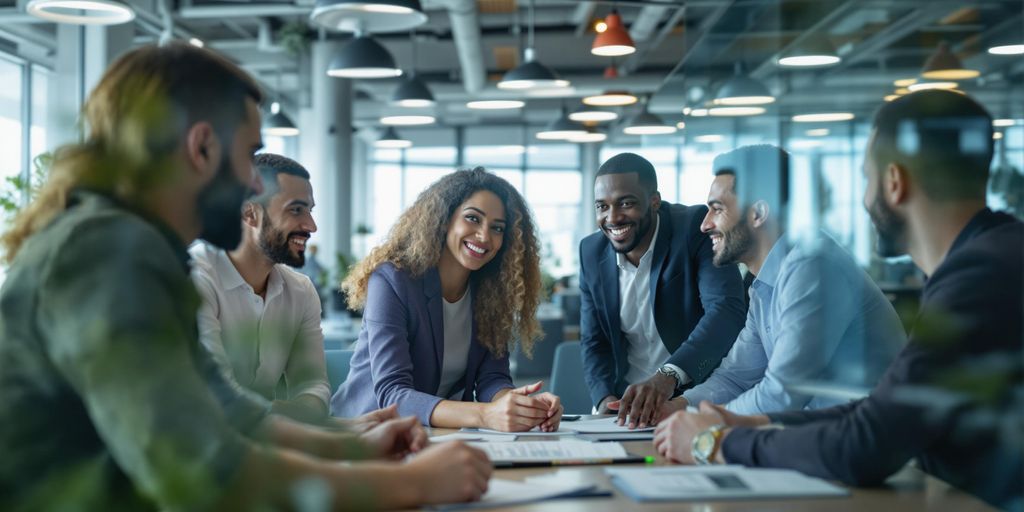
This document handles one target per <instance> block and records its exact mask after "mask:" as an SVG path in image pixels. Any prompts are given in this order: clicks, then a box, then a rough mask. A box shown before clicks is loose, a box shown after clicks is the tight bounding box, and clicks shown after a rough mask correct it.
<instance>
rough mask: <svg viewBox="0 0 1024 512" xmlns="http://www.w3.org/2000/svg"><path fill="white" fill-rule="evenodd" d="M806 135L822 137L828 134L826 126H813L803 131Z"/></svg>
mask: <svg viewBox="0 0 1024 512" xmlns="http://www.w3.org/2000/svg"><path fill="white" fill-rule="evenodd" d="M804 133H805V134H807V136H808V137H824V136H826V135H828V128H815V129H813V130H807V131H806V132H804Z"/></svg>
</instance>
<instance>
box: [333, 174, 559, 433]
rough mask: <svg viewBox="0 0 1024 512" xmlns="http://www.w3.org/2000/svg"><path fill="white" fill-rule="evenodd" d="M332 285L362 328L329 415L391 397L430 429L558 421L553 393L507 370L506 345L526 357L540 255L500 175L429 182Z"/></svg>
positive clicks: (509, 427) (530, 226) (533, 330)
mask: <svg viewBox="0 0 1024 512" xmlns="http://www.w3.org/2000/svg"><path fill="white" fill-rule="evenodd" d="M342 287H343V288H344V289H345V290H346V291H347V292H348V296H349V301H350V304H349V305H350V307H352V308H354V309H363V329H362V332H361V333H360V335H359V341H358V342H357V343H356V349H355V354H354V355H353V357H352V369H351V373H350V375H349V378H348V380H347V381H346V382H345V383H344V384H342V386H341V387H340V388H339V389H338V391H337V392H336V393H335V395H334V397H333V398H332V400H331V412H332V414H334V415H339V416H356V415H360V414H364V413H365V412H367V411H370V410H373V409H376V408H378V407H387V406H389V405H391V404H398V410H399V414H402V415H410V414H412V415H416V416H417V417H419V418H420V421H421V422H422V423H423V424H425V425H432V426H437V427H488V428H492V429H498V430H505V431H525V430H530V429H532V428H535V427H539V428H540V429H542V430H556V429H557V428H558V424H559V421H560V420H561V414H562V406H561V404H560V402H559V400H558V397H556V396H554V395H552V394H550V393H541V394H537V395H534V393H536V392H537V391H539V389H540V383H536V384H533V385H530V386H524V387H521V388H515V389H513V387H512V378H511V376H510V375H509V362H508V354H509V351H510V349H511V347H512V343H513V341H512V340H514V339H517V338H518V339H519V340H520V341H519V343H521V348H522V350H523V352H525V353H527V354H529V353H530V351H531V348H532V345H533V342H534V340H535V339H536V338H538V337H539V334H540V328H539V325H538V322H537V320H536V317H535V315H536V311H537V304H538V302H539V301H540V256H539V247H538V241H537V235H536V232H535V228H534V222H533V219H532V217H531V215H530V210H529V209H528V208H527V206H526V204H525V202H524V200H523V198H522V196H521V195H520V194H519V192H517V191H516V189H515V188H513V187H512V186H511V185H510V184H509V183H508V182H506V181H505V180H503V179H501V178H499V177H497V176H495V175H493V174H491V173H489V172H487V171H485V170H484V169H482V168H479V167H478V168H476V169H473V170H470V171H457V172H454V173H451V174H448V175H446V176H444V177H443V178H441V179H440V180H438V181H436V182H435V183H434V184H432V185H431V186H430V187H428V188H427V189H426V190H424V191H423V193H421V194H420V195H419V197H418V198H417V199H416V202H415V203H414V204H413V205H412V206H411V207H410V208H409V209H408V210H406V211H405V212H404V213H403V214H402V215H401V216H400V217H399V219H398V221H397V222H396V224H395V226H394V227H393V228H392V229H391V232H390V233H389V235H388V238H387V241H386V242H385V243H384V244H383V245H381V246H379V247H376V248H375V249H373V250H372V251H371V252H370V255H369V256H368V257H367V258H366V259H365V260H363V261H362V262H360V263H359V264H358V265H357V266H356V267H355V269H353V271H352V272H351V273H350V275H349V277H348V279H346V280H345V282H344V283H342ZM531 395H533V396H531Z"/></svg>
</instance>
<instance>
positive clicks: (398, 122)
mask: <svg viewBox="0 0 1024 512" xmlns="http://www.w3.org/2000/svg"><path fill="white" fill-rule="evenodd" d="M434 121H436V119H435V118H434V116H428V115H396V116H384V117H382V118H380V123H381V124H383V125H386V126H415V125H421V124H433V123H434Z"/></svg>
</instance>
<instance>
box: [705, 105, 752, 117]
mask: <svg viewBox="0 0 1024 512" xmlns="http://www.w3.org/2000/svg"><path fill="white" fill-rule="evenodd" d="M764 113H765V109H764V107H717V106H716V107H711V108H709V109H708V114H710V115H712V116H715V117H739V116H759V115H761V114H764Z"/></svg>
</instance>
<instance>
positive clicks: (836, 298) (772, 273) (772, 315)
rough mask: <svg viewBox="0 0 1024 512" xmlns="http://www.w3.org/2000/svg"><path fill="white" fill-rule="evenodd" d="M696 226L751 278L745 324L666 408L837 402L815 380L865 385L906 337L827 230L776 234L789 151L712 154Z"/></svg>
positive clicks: (719, 259) (720, 256)
mask: <svg viewBox="0 0 1024 512" xmlns="http://www.w3.org/2000/svg"><path fill="white" fill-rule="evenodd" d="M713 170H714V174H715V180H714V182H713V184H712V186H711V191H710V193H709V195H708V203H707V204H708V208H709V210H708V214H707V216H706V217H705V218H704V222H703V224H702V225H701V230H702V231H704V232H705V233H708V235H709V236H710V237H711V241H712V250H713V252H714V263H715V264H716V265H729V264H733V263H737V262H742V263H744V264H745V265H746V266H747V268H748V269H749V270H750V272H751V273H753V274H754V275H755V276H756V279H755V280H754V282H753V284H752V285H751V288H750V308H749V310H748V312H747V320H746V325H745V326H744V328H743V330H742V331H740V334H739V336H738V337H737V339H736V343H735V344H734V345H733V347H732V349H731V350H730V351H729V354H728V355H727V356H726V358H725V359H723V360H722V365H721V366H720V367H718V368H717V369H716V370H715V371H714V373H712V374H711V376H710V377H709V378H708V379H707V381H705V382H704V383H702V384H700V385H698V386H696V387H694V388H691V389H689V390H687V391H686V392H684V393H683V396H682V397H679V398H676V399H675V400H672V401H670V402H669V403H668V405H667V406H666V407H664V408H663V412H664V415H662V417H664V416H665V415H667V414H669V413H671V412H674V411H676V410H680V409H682V408H685V407H686V406H687V405H690V404H692V405H694V406H696V405H698V404H699V403H700V402H702V401H704V400H707V401H710V402H712V403H714V404H722V405H724V406H725V408H726V409H728V410H730V411H732V412H735V413H739V414H766V413H770V412H777V411H786V410H799V409H818V408H823V407H828V406H832V405H836V404H838V403H841V402H843V401H844V399H843V398H839V397H837V395H836V394H830V395H831V396H827V395H820V394H814V391H811V389H813V386H814V385H815V384H829V385H839V386H853V387H858V388H865V389H866V388H870V387H873V386H874V384H875V383H876V382H877V381H878V378H879V377H880V376H881V374H882V373H883V372H884V371H885V369H886V368H887V367H888V365H889V362H890V361H892V359H893V358H894V357H895V356H896V353H897V352H898V351H899V350H900V349H901V348H902V347H903V345H904V344H905V343H906V337H905V334H904V330H903V327H902V326H901V324H900V320H899V317H897V315H896V311H895V310H894V309H893V307H892V305H891V304H890V303H889V301H888V300H886V298H885V296H883V295H882V292H881V291H880V290H879V289H878V287H877V286H876V285H875V284H874V282H872V280H871V278H870V277H868V275H867V274H866V273H865V272H864V271H863V270H861V269H860V267H858V266H857V264H856V263H855V262H854V261H853V259H852V258H851V257H850V255H849V254H847V253H846V251H844V250H843V249H842V248H841V247H840V246H839V245H838V244H837V243H836V242H835V240H833V239H832V238H831V237H830V236H829V235H827V234H825V233H823V232H815V233H811V234H809V235H808V236H805V237H800V238H799V239H796V237H793V236H786V234H785V233H784V232H783V226H784V222H785V218H784V217H785V216H784V210H785V208H786V202H787V201H786V199H787V197H786V196H787V195H788V189H789V183H788V175H789V156H788V154H787V153H786V152H785V151H783V150H781V149H779V148H777V147H774V146H768V145H760V146H746V147H741V148H738V149H736V150H733V151H731V152H728V153H725V154H722V155H719V156H718V157H717V158H716V159H715V162H714V164H713Z"/></svg>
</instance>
